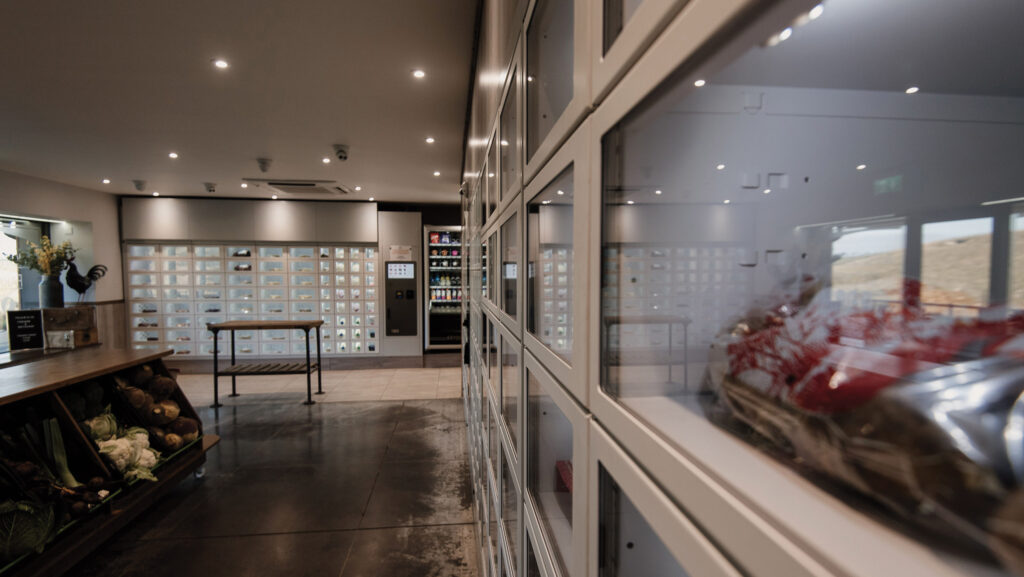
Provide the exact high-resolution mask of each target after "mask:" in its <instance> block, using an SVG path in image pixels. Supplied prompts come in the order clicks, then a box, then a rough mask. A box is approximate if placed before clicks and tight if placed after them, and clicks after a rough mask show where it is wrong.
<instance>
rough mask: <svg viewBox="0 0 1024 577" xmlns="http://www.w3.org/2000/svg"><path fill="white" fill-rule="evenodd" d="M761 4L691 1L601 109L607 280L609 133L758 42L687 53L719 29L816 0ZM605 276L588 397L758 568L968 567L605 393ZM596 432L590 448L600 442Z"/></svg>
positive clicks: (646, 464)
mask: <svg viewBox="0 0 1024 577" xmlns="http://www.w3.org/2000/svg"><path fill="white" fill-rule="evenodd" d="M651 1H652V0H647V2H651ZM755 4H758V3H757V2H756V1H754V0H690V2H689V3H688V4H687V5H686V8H685V10H683V11H682V12H681V13H679V14H678V15H677V16H676V17H675V18H674V19H673V20H672V21H671V22H670V24H669V25H668V27H667V28H666V29H665V31H664V33H663V34H662V35H661V36H660V37H659V38H658V40H657V41H656V42H655V43H654V44H653V45H652V46H651V48H650V50H649V51H648V52H647V53H645V54H644V55H643V56H641V57H640V59H639V60H638V61H637V62H636V64H635V65H634V66H633V67H632V68H631V69H630V70H629V71H628V72H627V73H626V74H625V75H624V76H623V78H622V80H621V82H619V83H618V84H617V85H616V86H615V87H614V89H612V90H611V91H610V92H609V93H608V96H607V98H606V99H605V100H604V102H603V103H602V104H601V106H600V107H598V109H597V110H596V111H595V112H594V114H593V115H592V117H591V122H592V126H591V130H592V138H593V140H592V142H593V146H592V148H591V158H592V165H591V170H592V176H591V180H592V183H593V190H592V192H593V195H594V197H595V199H596V200H595V202H594V204H593V210H592V214H591V221H590V223H591V226H590V228H591V237H590V240H589V244H590V246H591V247H593V249H594V250H592V252H591V254H590V255H589V259H590V266H591V267H592V270H593V271H594V274H592V275H591V277H592V279H597V278H598V274H599V271H600V270H601V269H600V260H599V259H600V258H601V256H600V255H601V250H600V248H601V210H602V206H601V200H600V198H601V195H602V191H601V177H602V174H601V168H602V165H601V153H602V151H601V138H602V137H603V135H604V134H605V133H606V132H607V131H608V130H610V129H611V128H613V127H614V126H615V125H616V124H617V123H618V122H619V121H620V120H622V118H624V117H625V116H626V115H627V114H629V113H630V112H631V111H632V110H633V109H634V107H636V106H637V105H639V104H640V103H641V102H642V101H643V100H644V98H645V97H646V96H648V95H649V94H650V93H651V92H652V91H654V90H656V89H657V88H658V87H659V86H660V85H661V83H662V82H663V81H664V80H665V79H666V78H668V77H669V76H670V75H672V74H674V73H676V71H677V70H678V69H680V68H682V67H688V69H689V74H688V75H687V76H685V77H680V78H681V81H682V82H684V83H692V81H694V80H696V79H698V78H703V77H704V74H706V72H705V71H706V70H708V69H712V68H714V66H715V65H717V64H725V63H727V62H729V61H731V59H732V57H734V56H738V55H739V54H742V53H743V51H745V50H746V49H747V48H749V47H750V46H752V45H753V44H754V42H751V43H749V44H748V45H744V46H742V47H737V46H736V45H731V46H727V47H726V48H725V49H724V50H719V51H718V52H717V53H715V54H713V55H712V56H711V58H710V59H708V60H706V61H701V62H695V63H694V62H688V61H689V60H691V59H692V57H693V56H694V55H695V54H696V53H697V51H698V50H700V49H702V48H705V47H706V46H707V45H708V44H709V43H711V42H715V43H718V42H719V39H718V38H717V37H716V36H717V35H718V34H719V33H720V31H723V30H725V28H726V27H727V26H729V25H731V24H733V23H734V22H735V21H736V20H737V19H738V18H745V19H746V20H747V23H748V24H749V25H750V27H749V28H747V29H746V30H745V31H744V32H742V33H740V35H739V36H734V37H732V38H728V39H726V40H727V41H728V42H730V43H731V42H732V41H733V40H737V39H741V40H742V39H744V38H767V37H768V36H770V34H772V33H773V32H776V31H778V30H781V29H783V28H785V27H786V26H787V25H788V24H789V22H791V21H792V20H793V19H794V18H795V17H796V16H797V15H798V14H799V13H800V12H801V11H806V10H809V9H810V8H811V7H813V6H814V5H815V4H817V2H815V1H813V0H781V1H779V2H776V3H774V4H772V5H771V6H769V7H766V8H764V9H763V10H762V11H761V12H759V13H758V14H757V15H756V17H752V16H750V15H749V13H748V12H747V10H748V9H750V8H752V7H754V5H755ZM686 70H687V68H683V71H684V72H686ZM600 284H601V283H600V281H598V282H592V283H591V286H590V287H589V288H590V298H591V300H592V302H593V303H594V306H593V307H591V308H592V310H591V311H590V323H591V327H592V331H591V333H590V334H588V338H589V343H588V347H589V352H590V371H591V373H590V374H591V375H592V378H591V380H590V390H589V395H590V397H589V406H590V408H591V410H592V411H593V414H594V417H595V419H596V420H597V421H599V422H600V423H601V425H602V426H603V427H604V428H606V429H607V431H608V433H610V434H611V435H612V436H614V437H615V438H616V439H619V440H620V441H621V442H622V444H623V445H624V446H626V447H629V450H630V453H631V454H632V456H633V458H635V459H636V461H637V463H639V465H640V466H641V467H642V468H643V469H644V470H646V471H648V473H649V474H650V475H651V477H652V478H653V480H655V481H657V482H659V483H660V484H661V485H662V486H663V487H665V488H666V490H667V491H668V492H669V494H670V495H671V497H672V498H673V499H674V500H675V501H676V502H677V503H679V505H680V506H681V507H683V508H684V509H685V510H686V511H687V513H688V514H689V515H691V516H692V517H693V518H694V519H695V520H696V522H697V523H699V524H700V525H701V527H703V528H704V529H705V530H706V531H708V532H709V534H711V535H712V537H713V538H714V539H715V540H716V542H718V543H719V544H721V546H722V548H723V549H724V550H726V551H728V552H729V554H730V555H731V556H732V557H733V558H734V559H735V560H736V562H737V563H738V564H740V565H741V566H742V567H743V568H744V570H745V571H746V572H747V573H748V574H749V575H752V576H755V577H769V576H776V575H787V576H805V577H810V576H819V577H820V576H825V575H833V576H843V577H876V576H878V575H883V574H885V575H903V576H921V577H924V576H929V577H934V576H940V575H941V576H953V575H965V574H966V573H964V572H961V571H960V570H959V569H958V568H957V567H954V566H953V565H951V564H949V563H946V562H945V561H944V560H943V559H942V558H941V557H940V556H939V555H938V554H937V552H936V551H934V550H931V549H929V548H928V547H927V546H926V545H924V544H922V543H920V542H917V541H915V540H913V539H912V538H910V537H908V536H906V535H904V534H902V533H899V532H897V531H895V530H894V529H892V528H890V527H888V526H886V525H884V524H882V523H879V522H876V521H873V520H871V519H869V518H868V517H867V516H866V515H864V514H861V513H860V512H858V511H856V510H854V509H852V508H851V507H849V506H848V505H846V504H845V503H843V502H841V501H839V500H838V499H836V498H835V497H832V496H830V495H828V494H827V493H825V492H824V491H822V490H821V489H819V488H818V487H817V486H815V485H814V484H813V483H811V482H810V481H808V480H806V479H804V478H803V477H801V476H800V475H799V474H797V473H796V472H794V471H792V470H790V469H788V468H787V467H785V466H784V465H782V464H780V463H777V462H775V461H773V460H772V459H771V458H770V457H768V456H766V455H764V454H763V453H761V452H759V451H758V450H756V449H755V448H753V447H751V446H750V445H748V444H746V443H744V442H742V441H740V440H739V439H736V438H734V437H733V436H731V435H729V434H728V433H726V432H724V431H722V430H721V429H719V428H717V427H715V426H714V425H713V424H711V423H710V422H708V421H706V420H705V419H704V418H702V417H699V416H696V415H692V418H684V419H679V418H677V419H676V422H675V423H674V425H673V427H674V438H676V439H678V438H683V439H698V438H699V439H701V442H700V443H693V444H688V445H686V446H685V447H683V446H681V445H679V444H677V443H676V442H674V440H672V439H670V438H667V437H666V435H665V433H664V432H663V431H659V430H657V429H655V428H654V427H653V426H651V425H650V424H648V423H647V422H645V421H644V420H642V419H641V418H639V417H638V416H637V415H636V414H635V413H633V412H632V411H630V410H629V409H627V408H626V407H624V406H623V405H621V404H619V403H618V402H616V401H615V400H614V399H613V398H612V397H610V396H608V395H607V394H605V393H604V392H603V391H602V390H601V388H600V383H599V382H598V381H599V375H600V362H601V358H600V356H601V351H600V335H599V333H600V331H599V330H597V327H599V326H600V306H599V304H600V302H601V301H600ZM593 438H594V437H592V446H591V451H594V450H595V446H594V441H593ZM597 438H602V435H601V434H599V435H597ZM593 482H594V481H593V479H592V480H591V483H592V485H593ZM592 500H593V499H592ZM592 559H593V556H592Z"/></svg>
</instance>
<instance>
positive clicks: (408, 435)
mask: <svg viewBox="0 0 1024 577" xmlns="http://www.w3.org/2000/svg"><path fill="white" fill-rule="evenodd" d="M467 451H468V444H467V438H466V425H465V423H461V422H454V421H451V420H450V419H448V418H446V417H444V416H442V415H439V414H435V415H433V416H431V417H426V418H420V419H415V420H411V421H403V422H401V423H399V424H398V427H397V428H396V429H395V432H394V434H393V435H392V436H391V440H390V441H389V442H388V451H387V454H385V455H384V461H386V462H394V461H456V460H459V459H465V458H466V454H467Z"/></svg>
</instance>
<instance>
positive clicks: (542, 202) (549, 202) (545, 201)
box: [540, 200, 551, 204]
mask: <svg viewBox="0 0 1024 577" xmlns="http://www.w3.org/2000/svg"><path fill="white" fill-rule="evenodd" d="M540 203H541V204H551V201H550V200H542V201H540Z"/></svg>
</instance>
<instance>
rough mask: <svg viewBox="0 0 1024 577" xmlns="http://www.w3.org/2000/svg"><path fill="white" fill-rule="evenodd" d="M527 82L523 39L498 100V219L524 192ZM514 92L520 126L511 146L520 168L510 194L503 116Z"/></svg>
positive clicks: (511, 185)
mask: <svg viewBox="0 0 1024 577" xmlns="http://www.w3.org/2000/svg"><path fill="white" fill-rule="evenodd" d="M525 78H526V75H525V74H524V73H523V40H522V38H519V39H518V40H517V41H516V47H515V50H513V51H512V60H511V61H509V65H508V68H507V69H506V71H505V86H504V88H502V91H501V99H500V100H498V102H499V105H498V113H497V116H496V117H495V119H494V131H493V133H494V134H495V140H494V142H495V144H496V145H497V147H498V148H497V151H498V154H497V156H496V157H495V158H496V159H497V161H498V166H497V168H496V169H495V176H496V177H497V193H498V198H499V200H497V202H495V204H496V206H497V208H495V210H494V213H495V214H496V215H501V214H502V213H503V212H504V211H505V208H506V207H507V206H509V205H510V204H512V203H513V202H514V200H513V199H514V198H515V196H516V193H518V192H519V191H520V190H522V188H523V182H524V180H523V155H524V154H525V146H524V143H525V142H526V139H525V138H524V137H523V134H524V133H523V130H524V128H525V127H526V122H525V120H524V119H523V111H524V110H525V109H526V106H525V103H524V102H523V96H524V94H525V92H526V91H525V89H524V88H523V84H525V82H526V80H525ZM513 91H514V92H515V95H516V102H515V104H516V122H515V124H514V126H515V128H514V130H515V134H514V135H513V138H512V140H510V141H508V142H509V146H514V147H515V148H517V149H518V164H519V166H518V167H517V169H518V170H517V171H516V172H517V175H516V179H515V181H514V182H512V183H511V184H510V185H509V188H508V191H507V192H506V191H504V190H503V189H504V188H505V178H504V176H503V174H504V173H503V171H504V170H505V166H504V164H505V163H504V161H502V159H501V142H502V140H504V139H505V134H503V131H502V129H501V128H502V127H501V115H502V113H504V112H505V105H506V104H508V97H509V94H510V93H512V92H513Z"/></svg>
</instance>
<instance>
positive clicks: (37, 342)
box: [7, 310, 43, 351]
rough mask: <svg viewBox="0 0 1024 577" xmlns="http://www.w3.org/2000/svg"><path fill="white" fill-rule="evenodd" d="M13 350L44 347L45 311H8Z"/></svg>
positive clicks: (8, 327) (8, 328) (8, 329)
mask: <svg viewBox="0 0 1024 577" xmlns="http://www.w3.org/2000/svg"><path fill="white" fill-rule="evenodd" d="M7 334H8V335H9V336H10V340H11V350H12V351H20V350H23V349H41V348H43V311H40V310H32V311H7Z"/></svg>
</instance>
